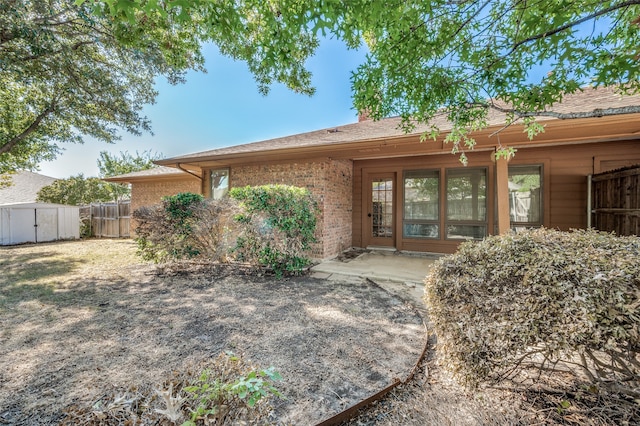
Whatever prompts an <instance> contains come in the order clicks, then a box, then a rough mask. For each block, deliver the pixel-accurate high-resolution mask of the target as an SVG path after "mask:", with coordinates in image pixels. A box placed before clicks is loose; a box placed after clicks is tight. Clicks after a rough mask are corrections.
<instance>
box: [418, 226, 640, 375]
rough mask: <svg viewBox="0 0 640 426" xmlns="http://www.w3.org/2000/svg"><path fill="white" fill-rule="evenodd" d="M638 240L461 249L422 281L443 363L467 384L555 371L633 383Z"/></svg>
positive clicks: (508, 241)
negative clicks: (560, 369)
mask: <svg viewBox="0 0 640 426" xmlns="http://www.w3.org/2000/svg"><path fill="white" fill-rule="evenodd" d="M639 255H640V239H638V238H637V237H616V236H614V235H611V234H605V233H600V232H597V231H573V232H560V231H554V230H546V229H538V230H532V231H527V232H522V233H517V234H508V235H503V236H496V237H490V238H487V239H485V240H484V241H482V242H473V243H464V244H462V245H461V246H460V248H459V250H458V252H457V253H456V254H454V255H452V256H448V257H445V258H443V259H441V260H439V261H438V262H437V263H436V265H435V266H434V268H433V270H432V271H431V273H430V274H429V275H428V277H427V278H426V280H425V284H426V288H425V301H426V303H427V306H428V309H429V316H430V319H431V322H432V323H433V326H434V328H435V331H436V333H437V336H438V346H439V349H440V350H441V353H442V354H443V355H444V359H445V360H446V363H447V364H448V366H449V367H451V369H452V370H453V371H454V372H455V373H457V375H458V376H459V377H460V378H461V379H462V381H463V382H466V383H467V384H470V385H477V384H478V383H480V382H481V381H493V382H496V381H500V380H503V379H506V378H511V377H513V376H514V375H516V374H519V373H522V372H523V371H524V368H525V367H527V368H528V367H533V368H536V369H537V373H541V372H543V371H547V370H554V368H556V367H557V366H560V365H561V366H562V367H563V368H565V369H566V368H571V369H573V370H574V372H575V373H576V374H577V373H580V374H581V375H582V377H583V378H584V377H586V378H587V379H589V380H591V381H592V382H598V383H605V382H615V381H621V380H627V381H636V382H637V381H638V380H639V379H638V378H639V377H640V363H639V361H638V355H639V353H640V262H639V261H638V259H639Z"/></svg>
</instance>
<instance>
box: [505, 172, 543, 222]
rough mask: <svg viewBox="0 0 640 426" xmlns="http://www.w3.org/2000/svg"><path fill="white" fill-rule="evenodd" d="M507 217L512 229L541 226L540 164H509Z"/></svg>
mask: <svg viewBox="0 0 640 426" xmlns="http://www.w3.org/2000/svg"><path fill="white" fill-rule="evenodd" d="M509 219H510V220H511V228H512V229H514V230H518V229H523V228H531V227H540V226H542V166H541V165H531V166H509Z"/></svg>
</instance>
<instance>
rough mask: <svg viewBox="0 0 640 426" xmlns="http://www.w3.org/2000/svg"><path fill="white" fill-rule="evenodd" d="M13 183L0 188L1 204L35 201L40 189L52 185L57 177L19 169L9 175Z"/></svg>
mask: <svg viewBox="0 0 640 426" xmlns="http://www.w3.org/2000/svg"><path fill="white" fill-rule="evenodd" d="M9 177H10V179H11V185H10V186H8V187H6V188H0V205H4V204H15V203H33V202H35V201H36V198H37V196H38V191H40V189H41V188H43V187H45V186H48V185H51V184H52V183H53V182H55V181H56V180H57V179H56V178H53V177H50V176H45V175H41V174H39V173H33V172H28V171H19V172H17V173H15V174H11V175H9Z"/></svg>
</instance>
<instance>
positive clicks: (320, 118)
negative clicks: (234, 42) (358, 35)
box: [39, 40, 365, 178]
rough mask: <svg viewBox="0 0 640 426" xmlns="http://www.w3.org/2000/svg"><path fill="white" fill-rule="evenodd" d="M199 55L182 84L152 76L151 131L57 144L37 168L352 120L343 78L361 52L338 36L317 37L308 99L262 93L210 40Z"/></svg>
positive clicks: (196, 147)
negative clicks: (54, 154) (199, 67)
mask: <svg viewBox="0 0 640 426" xmlns="http://www.w3.org/2000/svg"><path fill="white" fill-rule="evenodd" d="M204 54H205V58H206V67H207V70H208V73H206V74H203V73H194V72H192V73H189V75H188V76H187V83H186V84H181V85H177V86H171V85H170V84H168V83H166V81H164V80H158V83H157V86H156V87H157V89H158V91H159V95H158V97H157V99H156V103H155V104H154V105H149V106H148V107H146V108H145V111H144V113H145V115H147V117H149V118H150V119H151V121H152V127H153V132H154V135H150V134H144V135H142V136H133V135H130V134H127V133H126V132H122V133H121V135H122V140H120V141H118V142H117V143H115V144H106V143H104V142H98V141H94V140H90V139H87V140H86V141H85V143H84V144H82V145H74V144H62V145H61V146H62V147H63V148H65V151H64V152H63V154H62V155H60V156H59V157H58V159H56V160H55V161H52V162H44V163H42V164H40V172H39V173H42V174H44V175H47V176H52V177H57V178H66V177H69V176H75V175H77V174H78V173H83V174H84V175H85V176H97V175H98V168H97V164H96V160H97V158H98V155H99V152H100V151H109V152H111V153H114V154H117V153H119V152H120V151H129V152H130V153H135V152H136V151H139V152H142V151H145V150H153V151H154V152H160V153H162V154H163V155H164V156H165V157H171V156H175V155H181V154H187V153H190V152H198V151H205V150H208V149H213V148H217V147H223V146H230V145H237V144H241V143H248V142H256V141H261V140H266V139H271V138H275V137H278V136H286V135H290V134H296V133H302V132H306V131H312V130H317V129H323V128H327V127H333V126H337V125H342V124H347V123H353V122H355V121H356V120H357V114H356V112H355V110H353V106H352V101H351V86H350V81H349V79H350V76H351V72H352V71H355V69H356V68H357V66H358V65H359V64H361V63H362V62H363V61H364V58H365V52H364V51H353V50H347V48H346V47H345V46H344V44H343V43H342V42H339V41H335V40H323V41H322V44H321V45H320V48H319V49H318V51H317V52H316V55H315V56H314V57H313V58H311V59H310V60H309V61H308V63H307V66H308V69H310V70H311V71H312V72H313V84H314V86H315V87H316V93H315V95H314V96H312V97H308V96H305V95H299V94H295V93H293V92H292V91H290V90H288V89H287V88H286V87H284V86H282V85H279V84H278V85H274V86H272V88H271V91H270V93H269V95H267V96H262V95H260V93H258V88H257V85H256V83H255V81H254V79H253V76H252V75H251V74H250V73H249V71H248V70H247V66H246V65H245V64H244V63H243V62H235V61H233V60H231V59H229V58H226V57H224V56H222V55H220V54H219V53H218V51H217V48H216V47H215V46H209V45H208V46H205V48H204Z"/></svg>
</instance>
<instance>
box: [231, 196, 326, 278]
mask: <svg viewBox="0 0 640 426" xmlns="http://www.w3.org/2000/svg"><path fill="white" fill-rule="evenodd" d="M229 194H230V196H231V197H232V198H234V199H236V200H238V201H240V202H241V204H242V207H243V209H244V213H243V214H242V215H239V216H238V217H237V219H238V221H239V222H240V223H241V224H242V235H241V236H240V238H239V239H238V244H237V247H236V254H237V255H238V256H239V258H240V259H242V260H246V261H249V262H257V263H258V264H261V265H265V266H268V267H270V268H272V269H273V270H274V271H275V272H276V273H277V274H279V275H281V274H282V273H283V272H285V271H297V270H300V269H301V268H303V267H305V266H306V265H308V264H309V262H310V260H309V258H308V257H307V254H308V251H309V249H310V248H311V244H312V243H313V242H315V241H316V239H315V230H316V215H317V211H318V207H317V204H316V202H315V201H314V200H313V198H312V196H311V194H310V192H309V191H308V190H307V189H306V188H298V187H294V186H287V185H264V186H256V187H249V186H247V187H244V188H233V189H232V190H231V191H230V192H229Z"/></svg>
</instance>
